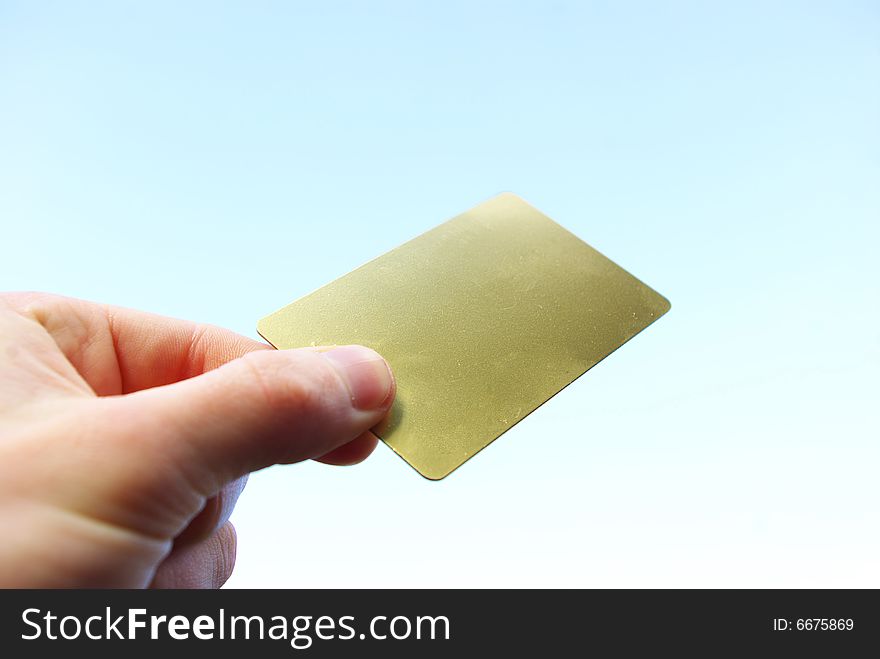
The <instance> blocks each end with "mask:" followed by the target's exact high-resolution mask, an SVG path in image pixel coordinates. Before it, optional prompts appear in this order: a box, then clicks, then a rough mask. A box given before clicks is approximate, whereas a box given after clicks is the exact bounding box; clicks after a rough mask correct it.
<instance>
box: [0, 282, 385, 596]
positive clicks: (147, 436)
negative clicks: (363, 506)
mask: <svg viewBox="0 0 880 659" xmlns="http://www.w3.org/2000/svg"><path fill="white" fill-rule="evenodd" d="M394 392H395V386H394V380H393V377H392V375H391V372H390V370H389V368H388V366H387V364H386V363H385V362H384V360H382V358H381V357H380V356H379V355H378V354H376V353H375V352H373V351H372V350H369V349H367V348H363V347H360V346H343V347H339V348H332V349H331V348H303V349H298V350H283V351H279V350H273V349H271V348H270V347H269V346H267V345H264V344H261V343H258V342H256V341H252V340H250V339H247V338H245V337H242V336H239V335H237V334H234V333H232V332H229V331H227V330H223V329H220V328H218V327H213V326H209V325H199V324H196V323H191V322H185V321H179V320H173V319H170V318H164V317H161V316H156V315H152V314H146V313H141V312H137V311H131V310H128V309H121V308H116V307H108V306H104V305H98V304H93V303H89V302H84V301H81V300H74V299H70V298H63V297H58V296H51V295H45V294H35V293H13V294H2V295H0V528H2V529H3V530H4V532H5V538H4V540H3V542H2V543H0V586H6V587H81V586H84V587H145V586H150V585H152V586H154V587H219V586H220V585H222V584H223V583H224V582H225V581H226V580H227V579H228V578H229V575H230V573H231V571H232V567H233V564H234V560H235V532H234V530H233V528H232V526H231V525H230V524H229V522H228V519H229V515H230V513H231V512H232V508H233V506H234V505H235V502H236V500H237V498H238V496H239V494H240V493H241V490H242V488H243V487H244V482H245V480H246V478H247V474H248V473H249V472H251V471H255V470H257V469H261V468H263V467H267V466H269V465H272V464H276V463H292V462H299V461H301V460H306V459H309V458H313V459H316V460H318V461H320V462H325V463H328V464H334V465H346V464H354V463H357V462H360V461H361V460H363V459H364V458H366V457H367V456H368V455H369V454H370V453H371V452H372V451H373V449H374V448H375V446H376V443H377V439H376V436H375V435H373V434H372V433H371V432H370V431H369V428H371V427H373V426H374V425H376V424H377V423H378V422H379V421H380V420H381V419H382V417H383V416H384V415H385V413H386V412H387V410H388V408H389V407H390V405H391V401H392V400H393V398H394Z"/></svg>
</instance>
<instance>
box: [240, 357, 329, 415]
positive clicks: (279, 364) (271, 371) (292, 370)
mask: <svg viewBox="0 0 880 659" xmlns="http://www.w3.org/2000/svg"><path fill="white" fill-rule="evenodd" d="M241 359H242V361H243V362H244V363H245V364H246V365H247V366H248V368H249V370H250V372H251V374H252V376H253V381H254V386H255V388H256V389H257V391H258V395H259V396H260V397H261V398H262V401H263V403H264V404H265V406H266V407H267V408H268V409H269V411H270V412H272V413H277V414H279V415H280V416H281V417H284V416H290V415H292V416H295V417H298V418H301V417H303V416H308V415H309V414H312V413H316V412H320V411H322V410H324V409H325V408H327V407H332V406H333V401H334V400H335V399H336V398H337V397H338V395H339V389H340V383H339V381H338V378H337V376H336V374H335V372H334V371H333V368H332V366H330V364H328V363H327V362H326V360H324V359H323V358H321V357H320V355H318V354H317V353H314V352H311V351H304V350H287V351H270V350H266V351H255V352H251V353H248V354H246V355H244V356H243V357H242V358H241Z"/></svg>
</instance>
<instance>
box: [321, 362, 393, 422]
mask: <svg viewBox="0 0 880 659" xmlns="http://www.w3.org/2000/svg"><path fill="white" fill-rule="evenodd" d="M321 356H322V357H324V359H326V360H327V361H329V362H330V363H331V364H332V365H333V368H335V369H336V371H337V372H338V373H339V375H341V376H342V379H343V380H344V381H345V384H346V385H347V386H348V391H349V393H350V394H351V402H352V404H353V405H354V406H355V407H357V408H358V409H361V410H373V409H376V408H377V407H380V406H381V405H382V404H383V403H385V402H386V401H387V400H388V396H390V395H391V387H392V386H393V384H394V379H393V378H392V376H391V369H390V368H388V364H387V363H385V360H384V359H382V357H381V356H380V355H379V353H377V352H376V351H375V350H370V349H369V348H365V347H363V346H339V347H336V348H333V349H332V350H328V351H326V352H322V353H321Z"/></svg>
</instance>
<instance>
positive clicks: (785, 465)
mask: <svg viewBox="0 0 880 659" xmlns="http://www.w3.org/2000/svg"><path fill="white" fill-rule="evenodd" d="M712 4H714V6H711V5H712ZM368 5H369V6H368ZM503 190H511V191H514V192H516V193H518V194H520V195H522V196H523V197H524V198H526V199H527V200H529V201H530V202H531V203H533V204H534V205H536V206H537V207H538V208H540V209H542V210H543V211H545V212H546V213H547V214H549V215H550V216H551V217H553V218H555V219H557V220H558V221H559V222H561V223H562V224H564V225H565V226H567V227H568V228H570V229H571V230H573V231H574V232H576V233H577V234H579V235H580V236H582V237H583V238H584V239H585V240H587V241H588V242H590V243H591V244H592V245H594V246H595V247H596V248H598V249H599V250H601V251H603V252H604V253H605V254H607V255H608V256H609V257H611V258H612V259H614V260H616V261H617V262H618V263H620V264H621V265H623V266H624V267H626V268H627V269H629V270H631V271H632V272H633V273H634V274H636V275H637V276H638V277H640V278H642V279H644V280H645V281H646V282H648V283H649V284H651V285H652V286H653V287H655V288H656V289H657V290H659V291H660V292H662V293H663V294H665V295H666V296H667V297H669V298H670V299H671V300H672V303H673V308H672V312H671V313H670V314H669V315H668V316H667V317H665V318H663V319H662V320H661V321H660V322H659V323H657V325H656V326H654V327H652V328H650V329H649V330H648V331H647V332H645V333H644V334H643V335H641V336H639V337H637V338H636V339H635V340H634V341H632V342H631V343H629V344H628V345H626V346H625V347H624V348H622V349H621V350H620V351H618V352H617V353H615V354H614V355H612V356H611V357H610V358H609V359H608V360H606V361H605V362H603V363H602V364H601V365H599V366H598V367H596V368H595V369H594V370H593V371H592V372H590V373H589V374H588V375H587V376H585V377H584V378H582V379H581V380H580V381H578V382H577V383H575V384H574V385H573V386H571V387H570V388H568V389H567V390H565V391H564V392H563V393H562V394H560V395H559V396H558V397H557V398H555V399H554V400H552V401H551V402H550V403H549V404H547V405H546V406H545V407H544V408H542V409H541V410H540V411H539V412H537V413H535V414H534V415H532V416H531V417H529V418H528V419H526V420H525V421H524V422H522V423H521V424H520V425H519V426H517V427H516V428H515V429H514V430H512V431H511V432H510V433H508V434H507V435H506V436H504V437H503V438H502V440H500V441H499V442H497V443H496V444H495V445H493V446H491V447H490V448H489V449H487V450H486V451H485V452H484V453H483V454H481V455H479V456H478V457H477V458H476V459H474V460H473V461H471V462H470V463H469V464H467V465H466V466H465V467H463V468H462V469H461V470H459V471H458V472H457V473H455V474H454V475H453V476H452V477H450V478H449V479H447V480H446V481H444V482H440V483H430V482H428V481H425V480H423V479H421V478H420V477H419V476H418V475H416V474H415V473H414V472H413V471H412V470H411V469H410V468H409V467H407V466H406V465H405V464H404V463H403V462H401V461H400V460H399V459H398V458H397V457H395V456H394V455H393V454H392V453H391V452H390V451H389V450H387V449H386V448H385V447H384V446H380V447H379V449H378V450H377V452H376V454H375V455H374V456H373V457H372V458H371V459H370V460H369V461H367V463H365V464H363V465H361V466H360V467H356V468H351V469H334V468H330V467H326V466H321V465H316V464H306V465H298V466H293V467H286V468H275V469H272V470H269V471H268V472H264V473H262V474H260V475H258V476H256V477H254V478H253V479H252V481H251V484H250V486H249V491H248V492H247V493H246V494H245V497H244V498H243V500H242V502H241V505H240V509H239V510H238V511H237V513H236V515H235V517H234V521H235V522H236V524H237V526H238V529H239V535H240V553H239V567H238V571H237V573H236V575H235V576H234V577H233V580H232V582H231V585H235V586H245V585H253V586H335V585H356V586H360V585H376V586H483V585H502V586H503V585H510V586H515V585H523V586H538V585H540V586H567V585H571V586H656V585H665V586H780V585H788V586H812V585H817V586H874V587H877V586H880V559H878V556H880V513H878V503H880V496H878V491H880V483H878V477H877V474H878V466H880V449H878V439H880V431H878V411H877V410H878V400H877V398H878V383H877V371H878V366H880V312H878V275H880V266H878V256H877V241H878V238H880V231H878V220H880V8H878V5H877V4H876V3H872V2H825V3H813V2H792V3H783V2H773V3H765V2H728V3H723V4H722V3H705V2H693V3H654V2H644V3H621V2H602V3H573V2H552V3H551V2H530V3H523V2H519V3H515V2H514V3H498V4H494V3H493V4H490V3H477V2H462V3H452V2H448V1H444V2H442V3H441V2H437V3H432V4H431V5H428V4H426V3H412V2H408V3H405V2H401V3H397V4H389V3H382V4H376V3H350V4H349V3H326V2H315V3H293V2H287V3H285V2H277V3H267V2H249V3H244V2H242V3H219V2H210V3H194V2H186V3H184V2H166V3H160V2H149V3H146V2H142V3H123V2H110V3H98V2H89V3H77V2H58V3H49V2H13V3H10V2H0V223H2V224H0V226H2V233H0V240H2V243H0V245H2V268H0V288H4V289H19V288H26V289H43V290H49V291H55V292H59V293H64V294H68V295H74V296H80V297H85V298H91V299H97V300H101V301H106V302H113V303H117V304H122V305H127V306H132V307H140V308H144V309H148V310H152V311H157V312H160V313H165V314H169V315H175V316H182V317H187V318H193V319H198V320H203V321H209V322H212V323H217V324H220V325H224V326H228V327H230V328H233V329H235V330H237V331H239V332H242V333H245V334H248V335H251V336H255V332H254V325H255V322H256V320H257V319H258V318H259V317H261V316H263V315H265V314H266V313H268V312H270V311H273V310H274V309H276V308H277V307H279V306H281V305H283V304H286V303H287V302H289V301H291V300H293V299H294V298H296V297H298V296H300V295H302V294H304V293H306V292H308V291H310V290H312V289H314V288H316V287H318V286H320V285H321V284H323V283H326V282H327V281H330V280H331V279H333V278H335V277H337V276H339V275H341V274H343V273H345V272H346V271H348V270H349V269H351V268H353V267H354V266H357V265H359V264H360V263H362V262H364V261H366V260H368V259H370V258H372V257H373V256H376V255H378V254H380V253H382V252H383V251H385V250H387V249H389V248H391V247H393V246H395V245H397V244H399V243H401V242H403V241H405V240H407V239H409V238H411V237H413V236H415V235H417V234H418V233H420V232H422V231H423V230H425V229H427V228H429V227H431V226H433V225H434V224H437V223H439V222H440V221H442V220H444V219H446V218H448V217H450V216H452V215H455V214H457V213H458V212H461V211H463V210H465V209H467V208H468V207H470V206H472V205H474V204H476V203H478V202H480V201H482V200H484V199H486V198H488V197H490V196H492V195H494V194H496V193H497V192H500V191H503Z"/></svg>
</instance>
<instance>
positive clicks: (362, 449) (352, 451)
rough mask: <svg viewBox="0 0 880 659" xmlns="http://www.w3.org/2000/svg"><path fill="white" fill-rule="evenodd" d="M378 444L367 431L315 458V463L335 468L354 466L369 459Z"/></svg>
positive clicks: (374, 436)
mask: <svg viewBox="0 0 880 659" xmlns="http://www.w3.org/2000/svg"><path fill="white" fill-rule="evenodd" d="M378 444H379V438H378V437H376V435H374V434H373V432H372V431H370V430H368V431H367V432H365V433H363V434H361V435H359V436H358V437H356V438H355V439H353V440H351V441H350V442H348V443H347V444H343V445H342V446H340V447H339V448H336V449H334V450H332V451H330V452H329V453H327V454H325V455H322V456H320V457H318V458H315V461H316V462H321V463H323V464H328V465H333V466H337V467H348V466H351V465H356V464H358V463H360V462H363V461H364V460H366V459H367V458H368V457H370V455H371V454H372V453H373V451H374V450H375V449H376V446H377V445H378Z"/></svg>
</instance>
